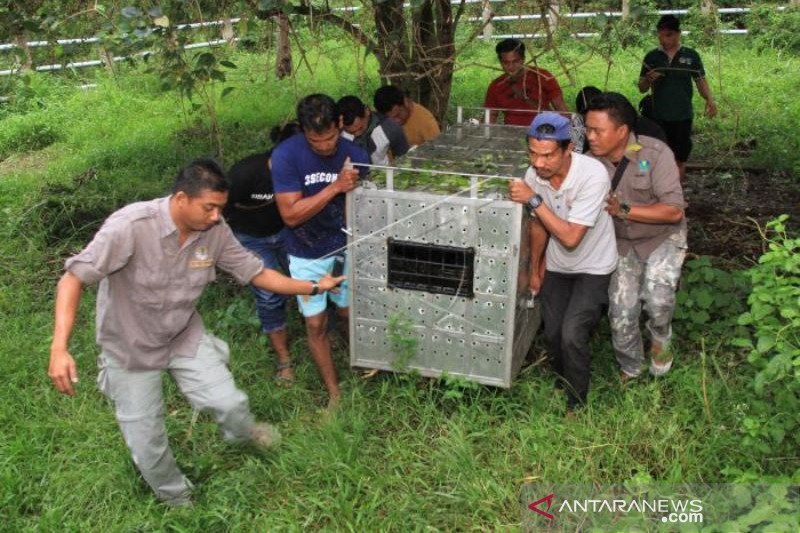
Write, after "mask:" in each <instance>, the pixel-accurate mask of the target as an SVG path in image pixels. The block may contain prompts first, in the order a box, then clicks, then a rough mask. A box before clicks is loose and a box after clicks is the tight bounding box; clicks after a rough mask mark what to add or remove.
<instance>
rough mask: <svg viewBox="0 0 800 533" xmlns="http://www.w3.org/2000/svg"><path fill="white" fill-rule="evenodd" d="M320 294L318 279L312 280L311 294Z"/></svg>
mask: <svg viewBox="0 0 800 533" xmlns="http://www.w3.org/2000/svg"><path fill="white" fill-rule="evenodd" d="M317 294H319V283H317V282H316V281H312V282H311V296H316V295H317Z"/></svg>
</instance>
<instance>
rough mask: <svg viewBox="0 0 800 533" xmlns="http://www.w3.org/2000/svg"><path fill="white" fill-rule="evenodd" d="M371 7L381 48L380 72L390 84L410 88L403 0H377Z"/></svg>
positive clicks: (411, 81)
mask: <svg viewBox="0 0 800 533" xmlns="http://www.w3.org/2000/svg"><path fill="white" fill-rule="evenodd" d="M373 10H374V13H375V28H376V30H377V32H378V40H377V46H378V47H380V48H381V54H378V57H379V64H380V67H379V68H380V72H379V73H380V76H381V78H383V79H384V80H385V81H387V82H389V83H391V84H392V85H397V86H399V87H402V88H403V89H410V88H411V87H412V86H413V85H414V83H413V75H412V74H411V72H410V70H409V68H408V67H409V65H408V60H409V50H408V47H409V43H408V35H407V34H406V32H407V27H406V19H405V16H404V13H403V0H385V1H382V2H377V1H376V2H375V3H374V7H373ZM381 56H382V58H381Z"/></svg>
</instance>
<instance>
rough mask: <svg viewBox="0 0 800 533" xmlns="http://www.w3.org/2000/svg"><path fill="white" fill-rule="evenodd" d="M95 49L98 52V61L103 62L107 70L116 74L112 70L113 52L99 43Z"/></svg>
mask: <svg viewBox="0 0 800 533" xmlns="http://www.w3.org/2000/svg"><path fill="white" fill-rule="evenodd" d="M97 51H98V52H99V53H100V61H102V62H103V66H104V67H105V68H106V70H107V71H108V72H110V73H111V74H112V75H114V74H116V72H115V70H114V54H113V52H111V50H109V49H108V48H106V46H105V45H104V44H102V43H101V44H99V45H98V46H97Z"/></svg>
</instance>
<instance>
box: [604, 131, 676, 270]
mask: <svg viewBox="0 0 800 533" xmlns="http://www.w3.org/2000/svg"><path fill="white" fill-rule="evenodd" d="M628 147H629V149H628V150H627V151H626V152H625V157H627V158H628V159H629V160H630V162H629V163H628V166H627V167H626V168H625V172H624V173H623V174H622V179H621V180H620V182H619V185H618V186H617V190H616V193H617V197H618V198H619V201H620V202H623V203H626V204H628V205H630V206H632V207H633V206H637V205H653V204H667V205H671V206H674V207H677V208H679V209H684V208H685V207H686V203H685V202H684V200H683V189H682V188H681V182H680V177H679V174H678V166H677V165H676V164H675V157H674V156H673V155H672V150H670V149H669V146H667V145H666V144H665V143H663V142H662V141H659V140H658V139H654V138H652V137H647V136H645V135H639V136H638V138H637V136H636V135H633V134H631V135H630V136H629V137H628ZM598 159H599V161H600V162H601V163H603V165H605V167H606V169H607V171H608V175H609V176H613V175H614V172H615V166H614V164H613V163H612V162H611V161H609V160H608V159H606V158H598ZM609 179H610V178H609ZM685 227H686V218H685V217H684V218H683V219H681V221H680V222H678V223H675V224H646V223H644V222H633V221H631V220H621V219H619V218H616V217H615V218H614V228H615V230H616V233H617V247H618V248H619V253H620V255H626V254H627V253H628V251H629V250H630V249H631V248H633V249H634V250H635V251H636V255H638V256H639V257H640V258H642V259H644V258H646V257H647V256H649V255H650V254H651V253H652V252H653V250H655V249H656V248H658V245H659V244H661V243H662V242H664V241H665V240H666V239H667V237H669V236H671V235H673V234H674V233H677V232H679V231H681V230H682V229H683V228H685Z"/></svg>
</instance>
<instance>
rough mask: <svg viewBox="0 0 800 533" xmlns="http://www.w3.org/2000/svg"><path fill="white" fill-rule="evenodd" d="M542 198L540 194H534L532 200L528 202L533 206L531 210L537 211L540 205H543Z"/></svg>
mask: <svg viewBox="0 0 800 533" xmlns="http://www.w3.org/2000/svg"><path fill="white" fill-rule="evenodd" d="M543 201H544V200H542V196H541V195H540V194H534V195H533V196H532V197H531V199H530V200H528V205H529V206H531V209H536V208H537V207H539V206H540V205H542V202H543Z"/></svg>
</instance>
